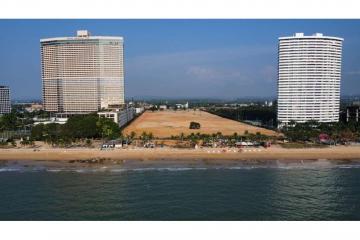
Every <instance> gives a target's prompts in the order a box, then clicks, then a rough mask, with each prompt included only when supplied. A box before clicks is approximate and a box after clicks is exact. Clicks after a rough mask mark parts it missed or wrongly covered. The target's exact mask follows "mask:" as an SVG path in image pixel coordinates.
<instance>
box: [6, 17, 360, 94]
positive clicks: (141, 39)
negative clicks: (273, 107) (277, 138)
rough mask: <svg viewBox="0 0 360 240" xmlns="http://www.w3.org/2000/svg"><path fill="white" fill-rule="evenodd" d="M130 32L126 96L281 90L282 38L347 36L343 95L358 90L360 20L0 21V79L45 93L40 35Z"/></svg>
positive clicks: (21, 90) (17, 90)
mask: <svg viewBox="0 0 360 240" xmlns="http://www.w3.org/2000/svg"><path fill="white" fill-rule="evenodd" d="M78 29H87V30H89V31H90V32H91V33H92V35H115V36H123V37H124V38H125V88H126V89H125V94H126V97H127V98H131V97H142V96H154V97H192V98H193V97H199V98H206V97H212V98H238V97H239V98H242V97H271V96H276V78H277V38H278V37H280V36H288V35H292V34H294V33H295V32H304V33H305V34H307V35H308V34H312V33H315V32H321V33H324V34H325V35H331V36H338V37H343V38H344V39H345V41H344V46H343V69H342V83H341V93H342V95H358V94H360V20H0V32H1V37H0V66H1V68H0V85H1V84H3V85H9V86H10V87H11V89H12V98H13V99H25V98H40V97H41V77H40V43H39V40H40V38H47V37H60V36H73V35H75V32H76V30H78Z"/></svg>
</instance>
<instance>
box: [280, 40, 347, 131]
mask: <svg viewBox="0 0 360 240" xmlns="http://www.w3.org/2000/svg"><path fill="white" fill-rule="evenodd" d="M342 42H343V39H342V38H338V37H328V36H323V34H321V33H316V34H314V35H312V36H304V34H303V33H296V34H295V35H294V36H291V37H280V38H279V72H278V121H279V127H282V126H283V125H286V124H287V123H289V122H290V121H291V120H293V121H295V122H306V121H310V120H316V121H319V122H338V121H339V106H340V79H341V51H342Z"/></svg>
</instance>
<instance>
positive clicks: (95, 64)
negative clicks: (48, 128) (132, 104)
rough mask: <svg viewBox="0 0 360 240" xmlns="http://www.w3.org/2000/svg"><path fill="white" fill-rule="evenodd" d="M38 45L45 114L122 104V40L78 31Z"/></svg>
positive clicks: (81, 110) (80, 111)
mask: <svg viewBox="0 0 360 240" xmlns="http://www.w3.org/2000/svg"><path fill="white" fill-rule="evenodd" d="M40 43H41V65H42V75H41V77H42V83H43V104H44V109H45V111H49V112H65V113H89V112H96V111H98V110H100V109H102V108H108V107H109V106H111V105H122V104H124V57H123V54H124V53H123V51H124V47H123V38H122V37H107V36H90V33H89V32H88V31H86V30H80V31H77V36H76V37H57V38H48V39H41V40H40Z"/></svg>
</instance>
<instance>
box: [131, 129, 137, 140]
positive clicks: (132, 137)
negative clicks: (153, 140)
mask: <svg viewBox="0 0 360 240" xmlns="http://www.w3.org/2000/svg"><path fill="white" fill-rule="evenodd" d="M135 137H136V132H134V131H132V132H131V133H130V138H131V140H133V139H134V138H135Z"/></svg>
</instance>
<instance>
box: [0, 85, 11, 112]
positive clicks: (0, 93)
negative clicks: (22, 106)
mask: <svg viewBox="0 0 360 240" xmlns="http://www.w3.org/2000/svg"><path fill="white" fill-rule="evenodd" d="M10 112H11V103H10V88H9V87H6V86H0V114H5V113H10Z"/></svg>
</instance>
